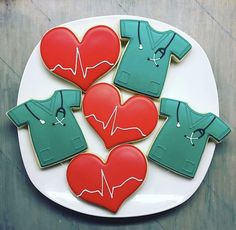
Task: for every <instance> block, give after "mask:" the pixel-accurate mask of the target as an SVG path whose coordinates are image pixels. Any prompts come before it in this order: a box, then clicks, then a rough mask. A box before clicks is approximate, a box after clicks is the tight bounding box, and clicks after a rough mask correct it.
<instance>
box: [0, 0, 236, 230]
mask: <svg viewBox="0 0 236 230" xmlns="http://www.w3.org/2000/svg"><path fill="white" fill-rule="evenodd" d="M235 12H236V1H235V0H207V1H206V0H160V1H157V0H146V1H141V0H130V1H125V0H87V1H86V0H82V1H79V0H78V1H76V0H74V1H69V0H68V1H59V0H58V1H56V0H53V1H48V0H41V1H36V0H11V1H10V0H5V1H3V0H0V112H1V119H0V229H1V230H5V229H7V230H8V229H20V230H21V229H23V230H28V229H30V230H32V229H35V230H36V229H50V230H51V229H95V230H96V229H115V230H116V229H135V230H139V229H153V230H154V229H155V230H158V229H161V230H168V229H180V230H182V229H204V230H205V229H214V230H216V229H219V230H222V229H223V230H233V229H236V169H235V168H236V135H235V127H236V118H235V113H236V109H235V107H236V99H235V98H236V87H235V86H236V13H235ZM111 14H130V15H138V16H144V17H149V18H153V19H156V20H160V21H163V22H166V23H169V24H171V25H173V26H175V27H177V28H179V29H181V30H183V31H185V32H186V33H187V34H189V35H190V36H192V37H193V38H194V39H195V40H196V41H197V42H198V43H199V44H200V45H201V46H202V47H203V49H204V50H205V51H206V53H207V55H208V57H209V60H210V62H211V65H212V68H213V71H214V75H215V79H216V83H217V87H218V93H219V101H220V116H221V117H222V118H223V119H224V120H226V121H228V123H229V124H230V125H231V127H232V133H231V135H230V136H228V137H227V138H226V139H225V140H224V141H223V142H222V143H221V144H219V145H218V146H217V148H216V151H215V155H214V158H213V161H212V164H211V167H210V169H209V171H208V173H207V175H206V177H205V179H204V181H203V183H202V185H201V186H200V188H199V189H198V191H197V192H196V193H195V194H194V195H193V196H192V198H191V199H190V200H188V201H187V202H186V203H184V204H183V205H181V206H179V207H177V208H174V209H172V210H170V211H166V212H164V213H160V214H155V215H151V216H146V217H138V218H132V219H105V218H96V217H91V216H86V215H83V214H80V213H76V212H73V211H70V210H68V209H66V208H63V207H61V206H59V205H57V204H55V203H53V202H52V201H50V200H48V199H47V198H46V197H44V196H43V195H42V194H40V193H39V192H38V191H37V189H36V188H35V187H34V186H33V185H32V184H31V182H30V181H29V178H28V176H27V174H26V171H25V169H24V166H23V162H22V159H21V155H20V150H19V146H18V138H17V132H16V128H15V127H14V126H13V125H12V124H11V123H10V122H9V120H8V119H7V118H6V116H5V112H6V111H7V110H8V109H10V108H12V107H13V106H15V105H16V100H17V93H18V88H19V84H20V80H21V76H22V73H23V70H24V67H25V65H26V62H27V60H28V58H29V56H30V54H31V52H32V50H33V48H34V47H35V45H36V44H37V43H38V41H39V40H40V39H41V37H42V35H43V34H44V33H45V32H46V31H47V30H48V29H49V28H51V27H53V26H56V25H59V24H61V23H65V22H68V21H71V20H76V19H80V18H85V17H92V16H100V15H111ZM199 93H201V89H199Z"/></svg>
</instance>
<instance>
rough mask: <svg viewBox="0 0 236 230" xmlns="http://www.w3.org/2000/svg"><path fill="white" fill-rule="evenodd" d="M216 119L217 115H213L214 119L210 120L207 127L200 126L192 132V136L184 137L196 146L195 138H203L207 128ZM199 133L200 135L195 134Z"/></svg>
mask: <svg viewBox="0 0 236 230" xmlns="http://www.w3.org/2000/svg"><path fill="white" fill-rule="evenodd" d="M215 119H216V117H213V119H212V120H211V121H210V122H209V124H208V125H207V126H206V127H204V128H199V129H195V130H194V131H193V132H192V133H191V135H190V136H188V135H184V137H185V138H187V139H188V140H189V141H190V143H191V145H192V146H195V145H194V143H193V140H199V139H201V138H202V137H203V136H204V135H205V133H206V129H207V128H208V127H209V126H210V125H211V124H212V122H213V121H214V120H215ZM197 133H198V134H199V135H198V136H194V135H195V134H197Z"/></svg>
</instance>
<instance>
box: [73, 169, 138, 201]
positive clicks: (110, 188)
mask: <svg viewBox="0 0 236 230" xmlns="http://www.w3.org/2000/svg"><path fill="white" fill-rule="evenodd" d="M130 180H135V181H138V182H142V181H143V179H138V178H136V177H129V178H128V179H126V180H125V181H124V182H122V183H121V184H119V185H116V186H113V187H110V186H109V184H108V181H107V179H106V175H105V174H104V172H103V170H102V169H101V189H100V190H99V189H97V190H88V189H84V190H83V191H82V192H81V193H80V194H79V195H77V197H81V196H82V195H83V194H84V193H85V192H87V193H91V194H93V193H98V194H99V195H100V196H102V197H103V196H104V183H105V186H106V187H107V190H108V192H109V195H110V197H111V199H113V198H114V192H115V190H116V189H117V188H120V187H122V186H123V185H124V184H126V183H127V182H128V181H130Z"/></svg>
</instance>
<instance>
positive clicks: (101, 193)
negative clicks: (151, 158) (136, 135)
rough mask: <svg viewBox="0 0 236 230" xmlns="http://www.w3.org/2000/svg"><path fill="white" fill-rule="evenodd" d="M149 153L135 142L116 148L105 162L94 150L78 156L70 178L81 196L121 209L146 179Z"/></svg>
mask: <svg viewBox="0 0 236 230" xmlns="http://www.w3.org/2000/svg"><path fill="white" fill-rule="evenodd" d="M146 172H147V162H146V157H145V156H144V155H143V154H142V152H141V151H140V150H139V149H137V148H136V147H134V146H132V145H120V146H118V147H116V148H114V149H113V150H112V151H111V152H110V154H109V157H108V159H107V161H106V162H105V163H104V162H103V161H102V160H101V159H100V158H99V157H97V156H96V155H94V154H91V153H84V154H80V155H78V156H77V157H75V158H74V159H73V160H72V161H71V162H70V164H69V166H68V168H67V181H68V184H69V186H70V188H71V190H72V192H73V193H74V194H75V195H76V196H77V197H78V198H80V199H82V200H85V201H87V202H90V203H92V204H96V205H98V206H102V207H104V208H106V209H108V210H110V211H111V212H117V210H118V209H119V207H120V206H121V204H122V203H123V202H124V200H125V199H127V198H128V197H129V196H130V195H131V194H133V193H134V192H135V191H136V190H137V189H138V187H139V186H140V185H141V184H142V183H143V181H144V179H145V176H146Z"/></svg>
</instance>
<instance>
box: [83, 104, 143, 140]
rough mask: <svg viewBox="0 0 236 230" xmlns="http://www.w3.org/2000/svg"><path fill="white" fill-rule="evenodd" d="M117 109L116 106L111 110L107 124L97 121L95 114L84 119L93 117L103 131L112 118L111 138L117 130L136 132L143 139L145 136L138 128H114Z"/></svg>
mask: <svg viewBox="0 0 236 230" xmlns="http://www.w3.org/2000/svg"><path fill="white" fill-rule="evenodd" d="M117 109H118V107H117V106H116V107H115V108H114V110H113V112H112V114H111V116H110V117H109V119H108V121H107V123H105V122H103V121H101V120H99V119H98V118H97V117H96V115H95V114H90V115H87V116H85V117H86V118H90V117H93V118H94V120H95V121H97V122H99V123H100V124H102V128H103V130H105V129H106V128H107V127H108V126H109V124H110V122H112V118H113V117H114V118H113V122H112V128H111V133H110V135H111V136H113V134H114V133H115V132H116V131H117V130H123V131H127V130H137V131H139V132H140V134H141V135H142V136H143V137H145V136H146V134H144V133H143V132H142V130H141V129H140V128H138V127H129V128H122V127H119V126H115V123H116V117H117Z"/></svg>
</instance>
